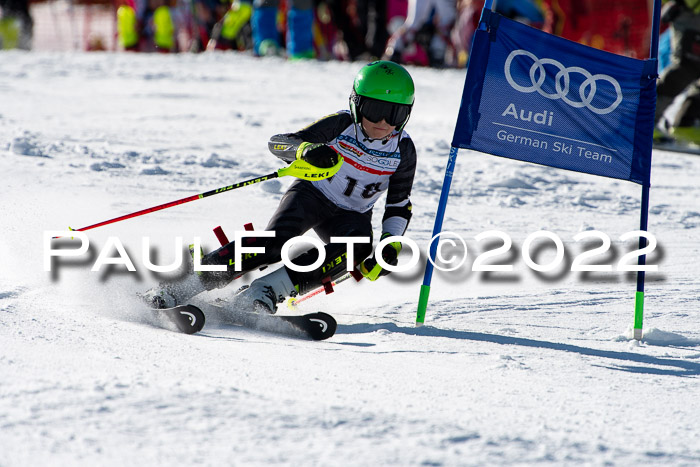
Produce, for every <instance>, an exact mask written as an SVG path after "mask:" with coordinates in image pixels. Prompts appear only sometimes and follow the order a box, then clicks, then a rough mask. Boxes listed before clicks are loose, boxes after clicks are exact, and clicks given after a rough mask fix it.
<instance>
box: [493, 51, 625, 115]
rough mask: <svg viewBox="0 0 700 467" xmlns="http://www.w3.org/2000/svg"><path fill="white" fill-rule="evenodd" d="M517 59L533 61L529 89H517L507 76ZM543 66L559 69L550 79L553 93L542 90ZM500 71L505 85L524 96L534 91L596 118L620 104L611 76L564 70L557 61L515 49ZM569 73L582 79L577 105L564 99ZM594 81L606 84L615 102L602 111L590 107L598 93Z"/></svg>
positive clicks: (521, 87) (565, 68) (519, 86)
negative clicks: (595, 115)
mask: <svg viewBox="0 0 700 467" xmlns="http://www.w3.org/2000/svg"><path fill="white" fill-rule="evenodd" d="M519 55H524V56H526V57H528V58H530V59H531V60H532V61H533V63H532V66H531V67H530V82H531V83H532V84H531V85H530V86H521V85H519V84H517V83H516V82H515V80H514V79H513V76H512V74H511V65H512V63H513V60H514V59H515V57H517V56H519ZM545 65H552V66H554V67H556V68H558V69H559V71H558V72H557V74H556V75H555V76H554V89H555V91H556V92H554V93H548V92H545V91H544V90H543V89H542V84H543V83H544V81H545V79H546V78H547V71H546V70H545V68H544V67H545ZM504 71H505V75H506V81H508V84H510V86H511V87H512V88H513V89H515V90H516V91H520V92H526V93H529V92H534V91H537V92H538V93H539V94H540V95H541V96H543V97H546V98H547V99H552V100H556V99H561V100H563V101H564V102H566V103H567V104H569V105H570V106H572V107H576V108H581V107H586V108H587V109H588V110H590V111H591V112H594V113H596V114H598V115H605V114H607V113H610V112H612V111H613V110H615V109H616V108H617V107H618V106H619V105H620V103H621V102H622V89H621V88H620V83H618V82H617V80H615V78H613V77H612V76H608V75H603V74H595V75H592V74H591V73H589V72H588V70H586V69H584V68H581V67H578V66H572V67H565V66H564V65H562V64H561V63H559V62H558V61H556V60H554V59H551V58H542V59H540V58H537V56H535V54H533V53H532V52H528V51H527V50H523V49H518V50H514V51H512V52H511V53H510V55H508V58H507V59H506V64H505V67H504ZM572 73H579V74H581V75H583V76H584V77H585V78H586V79H585V80H584V81H583V82H582V83H581V85H580V87H579V89H578V94H579V97H580V98H581V101H580V102H579V101H574V100H571V99H570V98H569V97H568V94H569V85H570V81H571V80H570V77H569V75H570V74H572ZM598 81H607V82H608V83H610V84H611V85H612V87H613V88H614V89H615V95H616V99H615V101H614V102H613V103H612V104H610V105H609V106H607V107H604V108H598V107H595V106H593V105H591V102H592V101H593V98H594V97H595V95H596V91H597V90H598V87H597V85H596V83H597V82H598Z"/></svg>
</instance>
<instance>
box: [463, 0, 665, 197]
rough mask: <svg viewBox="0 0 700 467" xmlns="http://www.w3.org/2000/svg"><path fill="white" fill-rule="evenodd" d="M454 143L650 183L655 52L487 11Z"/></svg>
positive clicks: (477, 36) (476, 38) (475, 46)
mask: <svg viewBox="0 0 700 467" xmlns="http://www.w3.org/2000/svg"><path fill="white" fill-rule="evenodd" d="M482 22H485V23H486V25H487V30H482V29H480V30H478V31H477V32H476V33H475V36H474V42H473V45H472V52H471V56H470V58H469V65H468V68H467V77H466V79H465V83H464V92H463V94H462V104H461V107H460V110H459V116H458V119H457V126H456V128H455V133H454V137H453V141H452V146H453V147H456V148H465V149H474V150H477V151H481V152H485V153H489V154H493V155H496V156H502V157H508V158H511V159H518V160H521V161H526V162H532V163H536V164H542V165H547V166H551V167H558V168H561V169H567V170H574V171H577V172H584V173H589V174H594V175H601V176H604V177H611V178H617V179H622V180H629V181H632V182H635V183H639V184H642V185H645V186H649V177H650V171H651V149H652V147H651V146H652V135H653V129H654V108H655V105H656V78H657V74H656V73H657V71H656V70H657V68H656V60H655V59H649V60H637V59H632V58H628V57H623V56H620V55H615V54H611V53H609V52H605V51H602V50H598V49H594V48H591V47H587V46H584V45H582V44H578V43H575V42H571V41H569V40H566V39H562V38H560V37H556V36H553V35H551V34H547V33H545V32H543V31H540V30H538V29H534V28H531V27H529V26H526V25H524V24H521V23H518V22H515V21H511V20H509V19H507V18H504V17H502V16H500V15H498V14H496V13H493V12H491V11H490V10H484V14H483V17H482Z"/></svg>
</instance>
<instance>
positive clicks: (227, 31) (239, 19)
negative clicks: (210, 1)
mask: <svg viewBox="0 0 700 467" xmlns="http://www.w3.org/2000/svg"><path fill="white" fill-rule="evenodd" d="M220 4H221V3H220ZM217 13H218V11H217ZM252 15H253V5H252V4H251V3H250V2H249V1H248V0H234V1H233V3H231V6H230V8H228V10H226V11H225V12H224V13H223V15H220V19H219V20H218V21H217V22H216V23H214V24H213V25H212V26H210V27H209V28H208V30H209V31H210V35H211V39H210V40H209V43H208V45H207V50H214V49H219V50H229V49H235V50H246V49H249V48H252V40H251V38H250V36H251V34H252V31H251V30H250V18H251V17H252Z"/></svg>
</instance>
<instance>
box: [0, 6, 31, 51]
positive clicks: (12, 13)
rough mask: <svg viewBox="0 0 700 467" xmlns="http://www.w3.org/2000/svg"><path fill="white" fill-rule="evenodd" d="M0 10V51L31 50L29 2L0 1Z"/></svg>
mask: <svg viewBox="0 0 700 467" xmlns="http://www.w3.org/2000/svg"><path fill="white" fill-rule="evenodd" d="M0 9H2V15H0V49H14V48H18V49H24V50H29V49H31V48H32V30H33V28H34V22H33V21H32V16H31V14H30V13H29V0H0Z"/></svg>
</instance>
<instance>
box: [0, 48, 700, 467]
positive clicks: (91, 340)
mask: <svg viewBox="0 0 700 467" xmlns="http://www.w3.org/2000/svg"><path fill="white" fill-rule="evenodd" d="M360 67H361V64H357V63H321V62H306V61H301V62H285V61H283V60H278V59H254V58H252V57H249V56H247V55H241V54H235V53H215V54H202V55H187V54H182V55H132V54H99V53H96V54H75V55H72V54H68V55H65V54H41V53H18V52H3V53H1V54H0V169H1V171H2V180H3V181H2V183H1V184H0V200H1V201H2V202H1V203H0V210H1V212H2V229H0V274H1V275H0V465H3V466H26V465H65V464H67V465H189V464H204V465H225V464H232V465H277V464H279V465H324V466H325V465H339V466H340V465H342V466H345V465H357V466H364V465H489V464H491V465H496V464H497V465H513V464H516V465H524V464H551V465H577V464H584V465H603V464H605V465H638V464H642V465H664V466H667V465H699V464H700V397H698V394H700V319H699V318H698V311H699V308H700V287H699V284H700V281H699V279H698V277H699V276H700V202H699V201H698V199H700V158H698V157H697V156H689V155H682V154H674V153H668V152H656V153H655V154H654V161H653V170H652V183H653V186H652V189H651V208H650V223H649V230H650V232H651V233H653V234H654V235H655V237H656V238H657V240H658V246H657V247H656V249H655V251H654V252H653V253H652V254H651V255H650V256H649V262H650V263H652V264H656V265H658V266H659V270H658V272H655V273H650V274H648V278H647V293H646V307H645V337H644V339H643V340H642V342H637V341H634V340H631V339H630V334H629V332H630V327H631V325H632V321H633V308H634V291H635V276H634V274H633V273H632V274H630V273H623V272H619V271H617V263H618V261H619V260H620V259H621V258H622V256H623V255H624V254H625V253H627V252H628V251H633V250H635V249H636V239H632V240H629V241H621V240H620V236H621V235H623V234H624V233H626V232H629V231H634V230H637V228H638V225H639V224H638V223H639V220H638V219H639V209H640V202H639V198H640V193H641V189H640V187H639V186H637V185H633V184H631V183H626V182H620V181H615V180H610V179H604V178H600V177H594V176H590V175H585V174H578V173H573V172H565V171H561V170H556V169H551V168H546V167H540V166H534V165H528V164H524V163H520V162H516V161H510V160H507V159H502V158H496V157H493V156H489V155H485V154H478V153H472V152H469V151H460V153H459V156H458V160H457V170H456V172H455V176H454V181H453V186H452V191H451V197H450V203H449V206H448V209H447V215H446V218H445V225H444V228H445V230H449V231H452V232H454V233H456V234H458V235H459V236H461V237H462V238H464V239H465V241H466V244H467V246H468V251H469V255H468V257H467V260H466V262H465V263H464V264H463V265H462V266H461V267H460V268H459V269H458V270H456V271H453V272H450V273H447V272H438V273H436V274H435V276H434V279H433V287H432V292H431V296H430V305H429V308H428V313H427V318H426V326H424V327H421V328H416V327H415V325H414V323H415V314H416V305H417V299H418V294H419V288H420V283H421V280H422V275H423V266H424V264H425V253H424V252H425V247H426V245H427V243H428V240H429V238H430V236H431V232H432V226H433V221H434V213H435V210H436V208H437V203H438V197H439V193H440V187H441V185H442V179H443V175H444V168H445V164H446V160H447V154H448V152H449V145H450V140H451V136H452V130H453V128H454V124H455V121H456V115H457V110H458V108H459V101H460V97H461V92H462V84H463V80H464V71H463V70H461V71H456V70H444V71H438V70H430V69H411V70H410V71H411V73H412V74H413V76H414V79H415V82H416V89H417V91H416V96H417V97H416V104H415V108H414V112H413V115H412V117H411V121H410V122H409V124H408V127H407V129H408V131H409V133H410V134H411V136H412V137H413V139H414V141H415V144H416V147H417V150H418V156H419V159H418V168H417V173H416V179H415V185H414V190H413V194H412V201H413V205H414V213H415V214H414V217H413V220H412V222H411V225H410V227H409V230H408V233H407V235H408V236H409V237H410V238H412V239H413V240H414V241H415V242H416V243H417V244H418V245H419V247H420V248H421V249H422V251H423V254H422V259H421V261H420V263H419V265H418V266H416V267H415V268H413V269H411V270H410V271H407V272H404V273H400V274H394V275H391V276H388V277H384V278H381V279H380V280H379V281H377V282H376V283H369V282H367V281H361V282H359V283H352V282H353V281H347V282H345V283H343V284H341V285H339V286H338V287H337V291H336V292H335V293H333V294H331V295H327V296H325V295H324V296H317V297H314V298H312V299H310V300H308V301H306V302H304V303H303V304H301V305H300V306H299V312H311V311H315V310H323V311H326V312H329V313H331V314H332V315H334V316H335V317H336V319H337V320H338V322H339V327H338V332H337V334H336V335H335V336H334V337H333V338H331V339H330V340H328V341H323V342H312V341H306V340H301V339H297V338H292V337H284V336H279V335H274V334H269V333H263V332H260V331H255V330H250V329H244V328H240V327H234V326H229V325H226V324H225V323H222V322H221V321H220V320H217V317H216V316H209V317H207V319H208V321H207V325H206V326H205V328H204V329H203V331H202V332H201V333H200V334H198V335H194V336H187V335H184V334H180V333H176V332H171V331H168V330H166V329H163V328H162V327H159V326H158V325H157V324H158V323H157V322H155V321H154V320H153V318H152V317H151V316H150V315H149V312H148V311H147V310H146V309H145V308H144V307H143V306H142V305H140V304H139V302H138V301H137V299H136V298H135V294H136V293H137V292H139V291H143V290H146V289H148V288H149V287H151V286H153V285H155V284H156V283H157V281H158V279H159V278H162V277H159V276H158V275H156V274H155V273H152V272H150V271H149V270H148V269H147V268H146V267H145V266H144V261H143V255H144V251H145V253H147V254H150V258H151V260H152V261H153V262H155V263H156V264H170V262H172V261H173V259H174V258H175V255H176V251H177V249H178V248H183V249H184V248H186V245H187V244H189V243H192V242H193V240H194V238H195V237H200V238H201V239H202V243H203V246H204V249H205V250H211V249H213V248H215V247H216V245H217V241H216V239H215V237H214V235H213V233H212V231H211V229H212V228H214V227H216V226H219V225H221V226H222V227H223V229H224V231H225V232H227V233H228V234H229V236H232V235H233V232H234V231H235V230H241V229H242V226H243V224H245V223H247V222H252V223H253V224H254V225H255V226H256V227H257V228H264V226H265V225H266V223H267V221H268V218H269V216H270V214H271V213H272V211H273V210H274V208H275V207H276V205H277V203H278V201H279V199H280V197H281V195H282V194H283V192H284V191H285V189H286V187H288V186H289V184H290V183H291V180H290V179H288V178H282V179H278V180H273V181H269V182H266V183H261V184H257V185H255V186H251V187H246V188H243V189H240V190H235V191H231V192H229V193H226V194H220V195H217V196H213V197H210V198H205V199H202V200H198V201H195V202H191V203H188V204H183V205H181V206H177V207H174V208H171V209H168V210H164V211H160V212H158V213H153V214H149V215H146V216H143V217H139V218H135V219H130V220H127V221H123V222H120V223H116V224H113V225H110V226H105V227H101V228H98V229H94V230H92V231H90V232H88V238H89V242H90V248H89V250H88V251H87V252H86V253H84V254H82V255H80V256H78V257H73V258H59V259H57V260H55V261H53V264H52V270H51V271H50V272H47V271H45V268H44V260H45V256H46V252H47V247H48V246H47V245H48V244H47V243H46V242H45V238H46V233H45V232H47V231H54V230H65V229H67V228H68V226H71V227H73V228H80V227H84V226H87V225H90V224H94V223H96V222H99V221H102V220H106V219H110V218H113V217H116V216H120V215H123V214H127V213H130V212H134V211H138V210H140V209H144V208H147V207H150V206H154V205H158V204H162V203H165V202H168V201H173V200H176V199H180V198H184V197H186V196H190V195H194V194H197V193H202V192H205V191H208V190H211V189H214V188H218V187H222V186H226V185H229V184H232V183H235V182H237V181H240V180H244V179H247V178H250V177H253V176H256V175H263V174H267V173H270V172H273V171H275V170H276V169H277V168H279V167H280V161H278V160H277V159H276V158H275V157H274V156H272V155H271V154H269V153H268V151H267V145H266V143H267V139H268V138H269V136H271V135H273V134H276V133H282V132H287V131H293V130H297V129H299V128H301V127H303V126H305V125H307V124H309V123H311V122H313V121H314V120H316V119H318V118H320V117H321V116H323V115H326V114H329V113H332V112H335V111H337V110H341V109H345V108H347V104H348V95H349V93H350V89H351V83H352V80H353V77H354V75H355V73H356V72H357V71H358V70H359V68H360ZM380 204H381V205H377V207H376V211H375V216H374V222H375V227H376V230H377V233H379V230H378V229H379V228H380V227H379V224H380V221H381V213H382V211H383V204H382V203H380ZM493 230H498V231H502V232H504V234H507V235H508V237H510V238H511V239H512V243H513V245H512V247H511V248H510V250H509V251H508V252H506V253H499V254H498V255H497V256H496V257H494V258H491V259H487V260H486V261H485V262H486V263H501V264H513V266H514V268H513V271H512V272H497V273H485V272H474V271H472V268H473V264H474V261H475V259H476V257H477V256H478V255H480V254H482V253H483V252H485V251H488V250H492V249H494V248H497V247H499V246H500V245H502V244H503V240H499V239H498V238H497V237H493V236H492V237H489V238H485V239H482V240H481V241H477V240H476V239H475V237H476V236H477V235H479V234H481V233H483V232H488V231H493ZM539 230H548V231H551V232H553V233H555V234H556V235H557V236H558V237H559V238H561V239H562V241H563V242H564V246H565V252H566V255H565V260H564V261H563V263H562V265H561V266H560V267H558V268H556V269H555V270H554V271H551V272H546V273H537V272H536V271H534V270H533V269H532V268H530V267H528V266H527V265H526V263H525V262H524V259H523V256H522V253H523V252H522V250H524V244H525V239H526V238H527V237H528V236H529V235H530V234H533V233H535V232H537V231H539ZM589 230H597V231H600V232H603V233H604V234H605V235H607V236H609V237H610V238H611V239H612V247H611V248H610V249H609V250H608V251H607V252H605V253H603V254H601V255H598V256H596V257H595V258H593V259H591V260H588V261H586V262H593V263H596V262H597V263H600V264H611V265H613V271H612V272H594V273H581V272H571V270H570V266H571V263H572V261H573V259H574V258H575V257H577V256H578V255H580V254H581V253H582V252H583V251H586V250H591V249H593V248H595V247H597V246H599V245H601V241H596V240H595V239H590V238H589V239H587V240H585V241H580V242H577V241H575V240H574V236H576V235H577V234H578V233H580V232H586V231H589ZM110 237H116V239H118V243H119V244H122V245H123V246H124V248H125V252H126V254H127V255H128V257H129V258H130V260H131V261H132V262H133V263H134V266H135V268H136V272H129V271H127V269H126V267H124V266H123V265H102V267H101V268H100V269H99V271H94V272H93V271H91V269H92V267H93V265H94V264H95V263H96V262H99V259H100V258H102V260H104V259H105V258H119V255H118V250H117V249H116V247H115V246H114V245H115V240H114V239H112V240H110ZM178 237H180V238H181V240H179V239H178ZM144 238H148V239H149V241H150V243H149V244H148V245H146V246H145V247H144V245H143V241H144V240H143V239H144ZM76 245H77V243H76V242H70V241H68V242H64V247H65V248H75V247H76ZM109 245H111V247H110V246H109ZM178 245H185V246H184V247H180V246H178ZM544 245H545V246H541V247H531V248H529V249H528V252H529V253H531V254H532V256H533V257H535V258H536V259H537V261H538V262H539V263H542V264H544V263H547V262H548V261H550V260H551V258H553V257H554V249H553V248H552V243H551V242H549V243H547V242H545V243H544ZM103 247H108V248H104V249H105V252H103ZM101 254H104V255H106V256H102V257H100V255H101ZM408 259H409V258H408V256H404V255H402V261H408ZM259 274H260V273H258V272H256V273H255V274H251V275H250V276H249V277H244V278H242V279H240V280H238V281H236V282H235V283H234V284H232V285H231V286H230V287H229V289H230V290H229V289H226V288H225V289H221V290H217V291H214V292H211V293H210V295H211V298H215V297H216V296H226V295H227V294H231V293H232V291H233V290H235V289H237V288H238V287H239V286H240V285H243V284H245V283H248V282H249V281H250V280H252V279H253V278H255V277H257V276H258V275H259ZM281 312H287V313H289V312H291V311H289V310H286V311H285V310H282V311H281Z"/></svg>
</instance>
